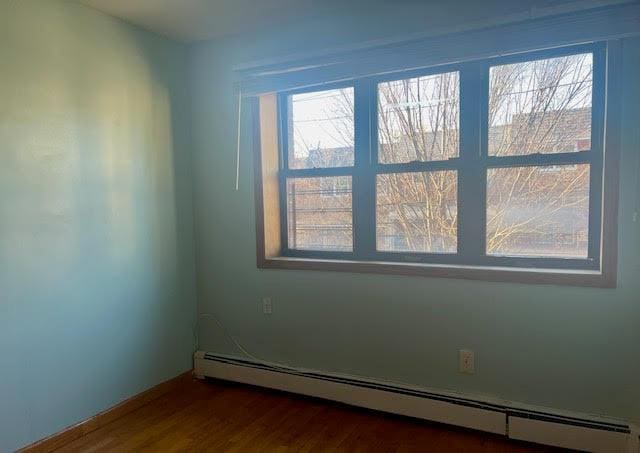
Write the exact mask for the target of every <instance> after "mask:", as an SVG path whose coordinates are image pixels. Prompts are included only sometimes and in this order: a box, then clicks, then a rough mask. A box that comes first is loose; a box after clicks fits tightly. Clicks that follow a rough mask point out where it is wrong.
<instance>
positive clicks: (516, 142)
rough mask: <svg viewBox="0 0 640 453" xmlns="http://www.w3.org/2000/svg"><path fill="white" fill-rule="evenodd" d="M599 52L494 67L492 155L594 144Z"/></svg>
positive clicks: (567, 149) (584, 147) (570, 149)
mask: <svg viewBox="0 0 640 453" xmlns="http://www.w3.org/2000/svg"><path fill="white" fill-rule="evenodd" d="M592 73H593V55H592V54H590V53H588V54H581V55H570V56H567V57H559V58H549V59H547V60H536V61H528V62H524V63H515V64H508V65H503V66H494V67H492V68H491V73H490V88H489V91H490V92H489V154H490V155H492V156H505V155H524V154H533V153H545V154H548V153H560V152H574V151H583V150H588V149H590V148H591V88H592Z"/></svg>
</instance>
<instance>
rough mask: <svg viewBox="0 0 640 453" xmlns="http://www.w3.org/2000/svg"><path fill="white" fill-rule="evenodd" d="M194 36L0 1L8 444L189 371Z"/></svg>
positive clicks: (61, 8)
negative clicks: (183, 38) (159, 33)
mask: <svg viewBox="0 0 640 453" xmlns="http://www.w3.org/2000/svg"><path fill="white" fill-rule="evenodd" d="M186 57H187V52H186V49H185V48H184V47H183V46H181V45H178V44H174V43H171V42H170V41H168V40H165V39H162V38H158V37H153V36H152V35H150V34H148V33H144V32H141V31H136V30H135V29H133V28H132V27H129V26H127V25H125V24H124V23H123V22H120V21H117V20H115V19H112V18H109V17H108V16H106V15H103V14H101V13H98V12H96V11H94V10H92V9H89V8H86V7H83V6H79V5H78V4H76V3H74V2H71V1H57V0H41V1H37V0H20V1H15V0H2V1H0V451H2V452H4V451H11V450H13V449H15V448H18V447H20V446H23V445H25V444H27V443H30V442H32V441H35V440H37V439H40V438H42V437H44V436H47V435H50V434H52V433H54V432H57V431H59V430H61V429H63V428H65V427H66V426H68V425H71V424H74V423H77V422H79V421H81V420H84V419H86V418H88V417H90V416H92V415H94V414H96V413H97V412H99V411H101V410H104V409H106V408H108V407H110V406H113V405H114V404H116V403H118V402H120V401H121V400H123V399H125V398H127V397H130V396H132V395H134V394H136V393H139V392H140V391H143V390H145V389H147V388H149V387H151V386H153V385H155V384H157V383H159V382H162V381H164V380H166V379H169V378H171V377H173V376H176V375H177V374H179V373H181V372H183V371H186V370H188V369H190V368H191V353H192V351H193V345H194V342H193V334H192V326H193V322H194V318H195V310H196V308H195V307H196V305H195V291H194V289H195V287H194V265H193V249H194V248H193V234H192V231H193V221H192V219H193V217H192V204H191V196H192V193H191V178H190V171H191V169H190V166H191V162H190V155H189V146H190V143H189V141H190V136H189V127H190V125H189V120H188V116H189V113H190V111H189V92H188V84H187V83H186V82H187V80H186V78H185V75H186V71H185V67H186V66H187V61H186Z"/></svg>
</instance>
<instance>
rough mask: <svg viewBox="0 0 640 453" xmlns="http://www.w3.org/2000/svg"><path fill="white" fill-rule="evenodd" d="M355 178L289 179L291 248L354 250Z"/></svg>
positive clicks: (288, 216) (288, 199) (288, 200)
mask: <svg viewBox="0 0 640 453" xmlns="http://www.w3.org/2000/svg"><path fill="white" fill-rule="evenodd" d="M351 210H352V206H351V176H331V177H318V178H290V179H287V220H288V225H287V234H288V244H289V248H290V249H298V250H331V251H351V250H352V249H353V231H352V214H351Z"/></svg>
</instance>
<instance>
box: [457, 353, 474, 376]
mask: <svg viewBox="0 0 640 453" xmlns="http://www.w3.org/2000/svg"><path fill="white" fill-rule="evenodd" d="M458 371H460V372H461V373H467V374H474V373H475V372H476V358H475V354H474V353H473V351H470V350H469V349H460V351H458Z"/></svg>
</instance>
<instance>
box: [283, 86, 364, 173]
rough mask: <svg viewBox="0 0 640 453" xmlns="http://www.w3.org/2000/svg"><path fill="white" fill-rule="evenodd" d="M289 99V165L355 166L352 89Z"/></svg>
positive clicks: (299, 166) (304, 94)
mask: <svg viewBox="0 0 640 453" xmlns="http://www.w3.org/2000/svg"><path fill="white" fill-rule="evenodd" d="M288 101H289V109H288V111H289V112H290V113H289V118H288V120H289V168H314V167H317V168H321V167H348V166H351V165H353V143H354V138H353V137H354V132H353V88H344V89H340V90H328V91H316V92H313V93H303V94H294V95H291V96H289V97H288Z"/></svg>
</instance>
